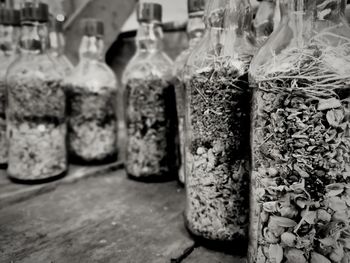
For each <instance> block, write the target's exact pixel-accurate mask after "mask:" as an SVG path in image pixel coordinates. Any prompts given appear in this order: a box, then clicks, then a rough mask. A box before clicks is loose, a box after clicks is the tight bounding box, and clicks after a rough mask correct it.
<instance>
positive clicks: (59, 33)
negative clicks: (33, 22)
mask: <svg viewBox="0 0 350 263" xmlns="http://www.w3.org/2000/svg"><path fill="white" fill-rule="evenodd" d="M64 21H65V17H64V16H63V15H57V16H55V17H54V16H51V17H50V23H49V44H50V47H49V53H50V55H51V57H52V58H53V59H54V62H55V63H56V64H57V66H58V67H61V69H60V71H63V72H64V73H65V75H70V74H71V72H72V70H73V64H72V63H71V62H70V60H69V59H68V58H67V57H66V55H65V53H64V51H65V47H66V39H65V36H64V34H63V25H64Z"/></svg>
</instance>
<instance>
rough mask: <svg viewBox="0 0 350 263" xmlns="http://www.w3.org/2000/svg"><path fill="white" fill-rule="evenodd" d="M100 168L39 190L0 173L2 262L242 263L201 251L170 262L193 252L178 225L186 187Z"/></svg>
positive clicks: (230, 257)
mask: <svg viewBox="0 0 350 263" xmlns="http://www.w3.org/2000/svg"><path fill="white" fill-rule="evenodd" d="M81 169H83V171H84V173H83V174H88V173H87V171H89V169H90V171H91V172H90V175H89V176H86V178H84V176H81V174H82V172H81ZM93 169H94V170H93ZM104 169H105V168H104ZM104 169H102V168H101V169H100V170H99V169H96V168H80V169H78V168H74V169H72V170H73V171H74V173H75V177H77V174H80V175H79V176H78V177H79V178H80V179H79V180H77V179H74V180H72V178H69V177H70V176H68V178H65V179H64V180H62V181H61V182H59V183H57V182H56V183H51V184H46V185H42V186H20V185H14V184H12V183H10V182H9V181H8V180H7V179H6V177H5V174H4V173H3V172H0V204H1V208H0V215H1V216H0V233H1V234H0V262H4V263H5V262H9V263H10V262H14V263H17V262H33V263H41V262H42V263H49V262H50V263H61V262H62V263H67V262H69V263H75V262H84V263H89V262H103V263H108V262H111V263H112V262H113V263H116V262H117V263H141V262H142V263H165V262H184V263H192V262H193V263H226V262H227V263H228V262H230V263H240V262H244V260H243V259H241V258H238V257H234V256H232V255H227V254H223V253H219V252H215V251H211V250H208V249H206V248H203V247H200V246H199V247H195V248H194V250H193V251H192V252H191V253H190V255H188V257H186V258H185V259H183V260H182V261H181V260H175V259H178V258H180V257H181V255H183V254H184V251H186V250H187V249H188V248H191V247H193V246H194V241H193V240H192V239H191V238H190V237H189V235H188V233H187V231H186V230H185V228H184V225H183V218H182V212H183V208H184V205H185V196H184V190H183V188H181V187H180V186H178V184H177V183H176V182H170V183H162V184H145V183H139V182H134V181H131V180H128V179H127V178H126V175H125V172H124V171H123V170H121V169H118V170H116V171H111V170H108V169H106V172H103V171H104ZM40 189H41V190H40ZM43 189H44V190H43ZM23 192H24V195H23ZM13 195H16V196H17V197H16V198H14V196H13ZM9 197H10V198H9ZM1 198H2V199H3V200H1ZM172 259H173V260H172ZM171 260H172V261H171Z"/></svg>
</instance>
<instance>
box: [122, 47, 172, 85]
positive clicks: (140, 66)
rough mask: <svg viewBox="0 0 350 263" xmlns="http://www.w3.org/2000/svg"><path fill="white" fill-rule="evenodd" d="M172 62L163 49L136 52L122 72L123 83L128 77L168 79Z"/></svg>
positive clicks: (170, 74)
mask: <svg viewBox="0 0 350 263" xmlns="http://www.w3.org/2000/svg"><path fill="white" fill-rule="evenodd" d="M173 66H174V63H173V61H172V60H171V58H170V57H169V56H168V55H167V54H166V53H165V52H163V51H157V52H142V51H141V52H140V51H139V52H137V53H136V54H135V55H134V57H133V58H132V59H131V60H130V62H129V64H128V65H127V67H126V68H125V70H124V73H123V83H124V84H125V83H126V82H127V81H128V80H129V79H147V78H162V79H170V78H171V76H172V69H173Z"/></svg>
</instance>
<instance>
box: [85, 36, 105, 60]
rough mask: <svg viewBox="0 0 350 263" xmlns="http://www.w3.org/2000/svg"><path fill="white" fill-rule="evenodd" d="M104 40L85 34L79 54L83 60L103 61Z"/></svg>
mask: <svg viewBox="0 0 350 263" xmlns="http://www.w3.org/2000/svg"><path fill="white" fill-rule="evenodd" d="M103 51H104V41H103V39H102V38H101V37H97V36H83V39H82V41H81V45H80V49H79V55H80V60H81V61H86V60H96V61H101V60H102V58H103Z"/></svg>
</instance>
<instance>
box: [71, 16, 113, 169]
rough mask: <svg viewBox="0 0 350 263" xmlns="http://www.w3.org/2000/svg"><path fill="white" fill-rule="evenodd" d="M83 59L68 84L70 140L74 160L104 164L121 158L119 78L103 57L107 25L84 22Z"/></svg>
mask: <svg viewBox="0 0 350 263" xmlns="http://www.w3.org/2000/svg"><path fill="white" fill-rule="evenodd" d="M82 24H83V26H82V27H83V34H84V36H83V39H82V41H81V45H80V50H79V55H80V61H79V63H78V65H77V66H76V68H75V69H74V70H73V72H72V74H71V75H70V76H69V77H68V78H67V79H66V80H65V83H66V85H67V86H68V95H69V97H68V109H69V110H68V115H69V126H68V131H69V134H68V138H69V139H68V141H69V154H70V159H71V160H72V162H77V163H83V164H104V163H109V162H113V161H116V160H117V154H118V147H117V142H118V140H117V139H118V120H117V110H116V104H117V80H116V77H115V75H114V72H113V71H112V70H111V69H110V68H109V67H108V66H107V64H106V63H105V62H104V60H103V52H104V40H103V37H104V25H103V22H101V21H98V20H96V19H85V20H84V21H83V23H82Z"/></svg>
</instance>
